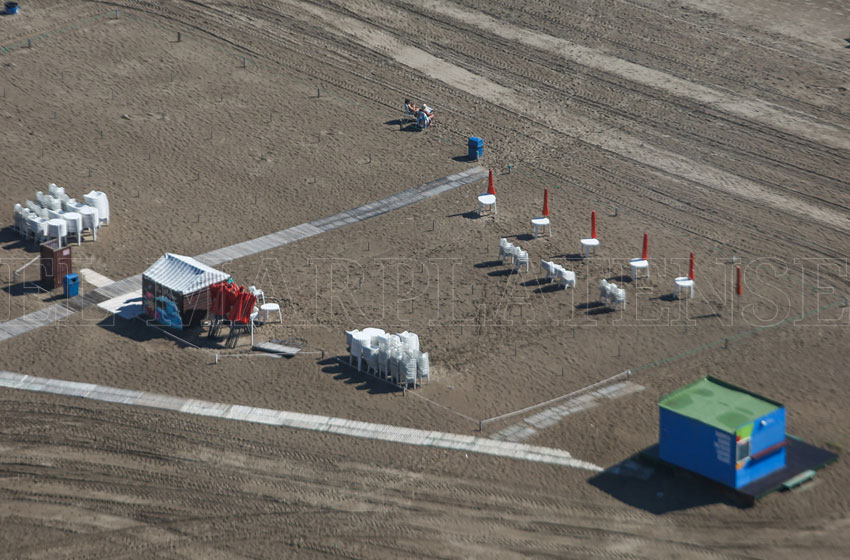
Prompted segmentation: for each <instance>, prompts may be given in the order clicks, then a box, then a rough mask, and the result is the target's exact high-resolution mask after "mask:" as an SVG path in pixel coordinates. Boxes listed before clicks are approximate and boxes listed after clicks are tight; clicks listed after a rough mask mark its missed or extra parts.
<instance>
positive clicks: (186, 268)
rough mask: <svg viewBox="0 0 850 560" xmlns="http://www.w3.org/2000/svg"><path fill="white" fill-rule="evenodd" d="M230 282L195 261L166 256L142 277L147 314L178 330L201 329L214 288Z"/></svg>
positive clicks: (224, 276) (219, 272)
mask: <svg viewBox="0 0 850 560" xmlns="http://www.w3.org/2000/svg"><path fill="white" fill-rule="evenodd" d="M229 278H230V275H229V274H227V273H226V272H222V271H220V270H216V269H214V268H211V267H209V266H207V265H205V264H203V263H201V262H199V261H196V260H195V259H193V258H192V257H184V256H183V255H175V254H173V253H166V254H165V255H163V256H162V257H160V258H159V260H157V261H156V262H155V263H153V264H152V265H151V266H150V267H149V268H148V269H147V270H145V271H144V272H143V273H142V296H143V299H144V308H145V314H146V315H147V316H148V317H150V318H152V319H156V321H158V322H159V323H162V324H164V325H167V326H169V327H174V328H178V329H182V328H184V327H190V326H195V325H198V324H199V323H200V322H201V320H202V319H203V318H204V317H205V316H206V314H207V310H208V309H209V307H210V303H211V302H210V286H211V285H213V284H216V283H218V282H223V281H226V280H228V279H229Z"/></svg>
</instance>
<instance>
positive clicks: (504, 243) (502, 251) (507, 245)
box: [499, 237, 514, 264]
mask: <svg viewBox="0 0 850 560" xmlns="http://www.w3.org/2000/svg"><path fill="white" fill-rule="evenodd" d="M513 255H514V244H513V243H511V242H510V241H508V240H507V239H505V238H504V237H502V238H501V239H499V262H501V263H502V264H505V260H506V259H508V258H510V259H513Z"/></svg>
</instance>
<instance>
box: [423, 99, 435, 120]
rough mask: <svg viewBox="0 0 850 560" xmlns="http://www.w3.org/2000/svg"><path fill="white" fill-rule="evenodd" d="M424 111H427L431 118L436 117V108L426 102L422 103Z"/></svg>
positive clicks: (426, 113)
mask: <svg viewBox="0 0 850 560" xmlns="http://www.w3.org/2000/svg"><path fill="white" fill-rule="evenodd" d="M422 112H423V113H425V115H426V116H427V117H428V119H429V120H430V119H433V118H434V109H432V108H431V107H429V106H428V105H426V104H425V103H422Z"/></svg>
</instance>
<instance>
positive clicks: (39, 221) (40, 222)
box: [26, 212, 47, 241]
mask: <svg viewBox="0 0 850 560" xmlns="http://www.w3.org/2000/svg"><path fill="white" fill-rule="evenodd" d="M26 220H27V236H29V235H32V237H33V239H35V240H36V241H41V240H42V239H44V238H45V237H47V218H42V217H41V216H39V215H38V214H37V213H36V212H30V214H29V216H27V217H26Z"/></svg>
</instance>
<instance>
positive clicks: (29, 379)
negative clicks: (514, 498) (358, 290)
mask: <svg viewBox="0 0 850 560" xmlns="http://www.w3.org/2000/svg"><path fill="white" fill-rule="evenodd" d="M0 387H6V388H9V389H18V390H24V391H35V392H39V393H51V394H54V395H63V396H67V397H80V398H84V399H91V400H96V401H101V402H109V403H116V404H123V405H128V406H144V407H149V408H155V409H159V410H170V411H174V412H180V413H183V414H196V415H198V416H212V417H215V418H222V419H225V420H233V421H238V422H254V423H258V424H267V425H271V426H280V427H285V428H296V429H300V430H313V431H316V432H327V433H331V434H337V435H340V436H350V437H359V438H365V439H374V440H381V441H389V442H395V443H403V444H407V445H418V446H423V447H439V448H441V449H450V450H456V451H465V452H467V453H482V454H485V455H495V456H497V457H507V458H510V459H518V460H521V461H532V462H537V463H548V464H551V465H560V466H565V467H572V468H576V469H583V470H588V471H594V472H600V471H602V468H601V467H599V466H597V465H594V464H593V463H589V462H587V461H582V460H580V459H576V458H575V457H573V456H572V455H570V454H569V453H568V452H567V451H564V450H561V449H554V448H551V447H541V446H537V445H528V444H525V443H515V442H510V441H496V440H493V439H488V438H482V437H475V436H468V435H464V434H452V433H446V432H433V431H430V430H418V429H415V428H403V427H399V426H391V425H387V424H372V423H371V422H359V421H357V420H346V419H344V418H333V417H330V416H317V415H315V414H303V413H300V412H287V411H283V410H272V409H268V408H255V407H251V406H244V405H238V404H226V403H217V402H209V401H200V400H195V399H184V398H181V397H172V396H169V395H158V394H155V393H146V392H143V391H132V390H127V389H119V388H116V387H108V386H104V385H93V384H91V383H78V382H76V381H64V380H61V379H48V378H44V377H35V376H32V375H22V374H20V373H13V372H10V371H0Z"/></svg>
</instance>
